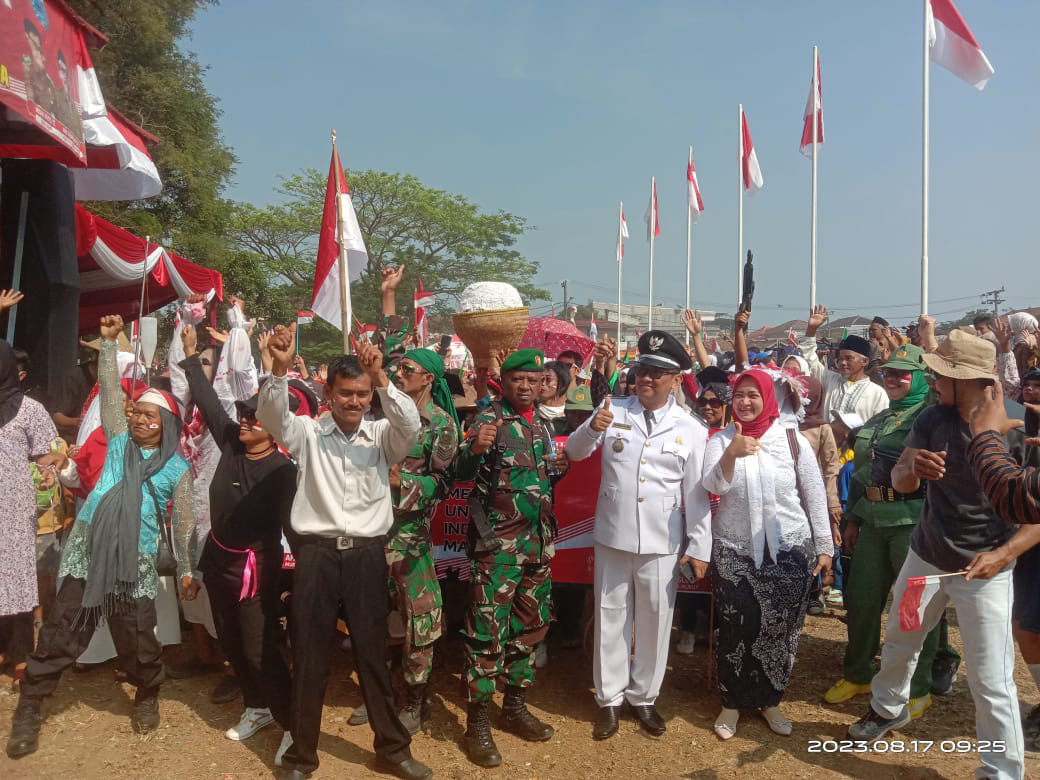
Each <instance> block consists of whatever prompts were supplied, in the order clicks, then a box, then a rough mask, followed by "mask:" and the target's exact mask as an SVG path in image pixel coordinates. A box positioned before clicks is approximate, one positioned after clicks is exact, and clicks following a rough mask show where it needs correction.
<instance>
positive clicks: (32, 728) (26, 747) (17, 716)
mask: <svg viewBox="0 0 1040 780" xmlns="http://www.w3.org/2000/svg"><path fill="white" fill-rule="evenodd" d="M42 725H43V700H42V699H40V698H38V697H36V696H20V697H19V698H18V706H17V707H16V708H15V711H14V717H13V718H12V719H11V736H10V737H8V739H7V756H8V758H20V757H21V756H27V755H29V754H30V753H35V752H36V749H37V748H38V747H39V746H40V727H41V726H42Z"/></svg>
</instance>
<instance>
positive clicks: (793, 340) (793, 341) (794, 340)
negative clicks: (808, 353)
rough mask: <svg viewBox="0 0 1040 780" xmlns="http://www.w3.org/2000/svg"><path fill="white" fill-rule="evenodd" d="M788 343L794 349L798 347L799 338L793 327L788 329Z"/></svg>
mask: <svg viewBox="0 0 1040 780" xmlns="http://www.w3.org/2000/svg"><path fill="white" fill-rule="evenodd" d="M787 343H788V344H790V345H791V346H792V347H797V346H798V336H797V335H796V334H795V332H794V327H793V326H792V327H790V328H788V329H787Z"/></svg>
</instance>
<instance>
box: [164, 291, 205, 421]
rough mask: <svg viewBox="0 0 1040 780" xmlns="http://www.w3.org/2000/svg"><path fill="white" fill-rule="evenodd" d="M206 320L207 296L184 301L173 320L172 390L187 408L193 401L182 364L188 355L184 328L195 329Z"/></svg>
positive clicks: (170, 360)
mask: <svg viewBox="0 0 1040 780" xmlns="http://www.w3.org/2000/svg"><path fill="white" fill-rule="evenodd" d="M205 318H206V296H205V295H189V296H188V297H187V298H185V299H184V303H182V304H181V307H180V309H178V311H177V316H176V317H174V319H173V336H172V338H171V339H170V351H169V355H168V364H169V367H170V390H171V391H172V392H173V395H174V397H175V398H176V399H177V400H178V401H180V402H181V403H182V404H184V405H185V406H187V404H188V401H189V400H190V399H191V395H190V393H191V391H190V390H189V388H188V380H187V378H186V377H185V376H184V371H183V370H182V369H181V367H180V363H181V361H182V360H184V358H185V357H187V355H186V354H185V352H184V341H183V339H184V328H185V327H187V326H189V325H190V326H192V328H194V327H195V326H196V325H198V324H199V323H200V322H202V321H203V320H204V319H205Z"/></svg>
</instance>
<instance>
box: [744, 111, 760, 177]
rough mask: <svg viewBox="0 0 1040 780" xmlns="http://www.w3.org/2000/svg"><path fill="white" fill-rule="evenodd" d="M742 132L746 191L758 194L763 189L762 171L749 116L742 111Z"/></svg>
mask: <svg viewBox="0 0 1040 780" xmlns="http://www.w3.org/2000/svg"><path fill="white" fill-rule="evenodd" d="M740 132H741V135H742V136H743V137H744V143H743V147H744V159H743V160H741V163H742V165H743V168H744V189H745V190H747V191H748V192H749V193H755V192H758V191H759V190H760V189H762V184H763V180H762V169H761V168H760V167H759V166H758V156H757V155H756V154H755V146H754V144H752V143H751V130H750V129H749V128H748V123H747V114H745V113H744V110H743V109H741V111H740Z"/></svg>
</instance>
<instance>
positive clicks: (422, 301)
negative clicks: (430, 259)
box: [415, 276, 436, 347]
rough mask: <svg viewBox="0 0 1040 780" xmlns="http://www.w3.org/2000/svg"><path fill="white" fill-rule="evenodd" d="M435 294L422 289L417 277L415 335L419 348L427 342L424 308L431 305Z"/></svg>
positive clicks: (426, 321)
mask: <svg viewBox="0 0 1040 780" xmlns="http://www.w3.org/2000/svg"><path fill="white" fill-rule="evenodd" d="M435 294H436V293H433V292H429V291H428V290H424V289H423V283H422V277H421V276H420V277H419V287H418V289H417V290H416V291H415V335H416V338H418V339H419V346H420V347H425V346H426V342H427V341H428V340H429V335H430V334H429V322H428V320H427V319H426V307H427V306H432V305H433V296H434V295H435Z"/></svg>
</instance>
